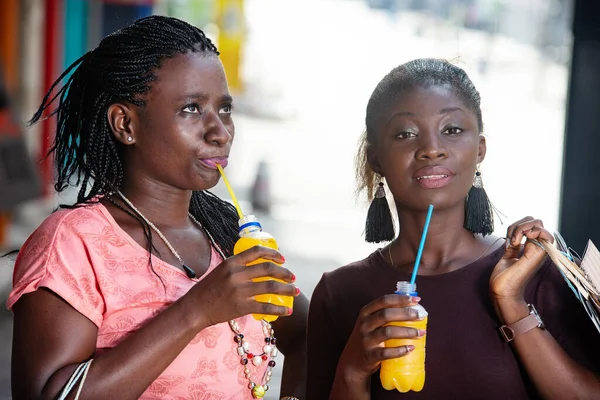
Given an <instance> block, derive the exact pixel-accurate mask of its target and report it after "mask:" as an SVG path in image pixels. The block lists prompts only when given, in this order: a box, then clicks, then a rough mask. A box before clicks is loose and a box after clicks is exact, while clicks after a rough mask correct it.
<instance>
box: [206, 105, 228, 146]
mask: <svg viewBox="0 0 600 400" xmlns="http://www.w3.org/2000/svg"><path fill="white" fill-rule="evenodd" d="M233 130H234V127H233V123H230V124H226V123H225V122H224V121H223V120H222V119H221V118H220V116H219V113H216V112H214V113H210V115H209V116H208V121H207V131H206V134H205V135H204V140H205V141H206V142H207V143H211V144H214V145H217V146H225V145H226V144H227V143H229V142H230V141H231V140H232V139H233V132H234V131H233Z"/></svg>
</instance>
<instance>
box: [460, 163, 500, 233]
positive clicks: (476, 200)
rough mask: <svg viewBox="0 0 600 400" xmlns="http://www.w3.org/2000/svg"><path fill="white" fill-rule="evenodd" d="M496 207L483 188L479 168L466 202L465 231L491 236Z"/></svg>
mask: <svg viewBox="0 0 600 400" xmlns="http://www.w3.org/2000/svg"><path fill="white" fill-rule="evenodd" d="M493 210H494V206H493V205H492V203H491V202H490V199H489V198H488V196H487V193H486V192H485V189H484V188H483V181H482V180H481V172H479V168H477V172H475V178H474V179H473V186H471V189H469V193H468V194H467V199H466V200H465V223H464V227H465V229H467V230H469V231H471V232H473V233H481V234H482V235H483V236H486V235H490V234H491V233H492V232H493V231H494V215H493Z"/></svg>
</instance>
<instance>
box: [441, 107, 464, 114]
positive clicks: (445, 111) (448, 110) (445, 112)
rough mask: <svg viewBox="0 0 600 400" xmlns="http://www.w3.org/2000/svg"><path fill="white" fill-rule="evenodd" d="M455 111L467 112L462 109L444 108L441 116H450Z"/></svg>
mask: <svg viewBox="0 0 600 400" xmlns="http://www.w3.org/2000/svg"><path fill="white" fill-rule="evenodd" d="M454 111H460V112H462V113H464V112H465V110H463V109H462V108H460V107H449V108H442V109H441V110H440V114H449V113H451V112H454Z"/></svg>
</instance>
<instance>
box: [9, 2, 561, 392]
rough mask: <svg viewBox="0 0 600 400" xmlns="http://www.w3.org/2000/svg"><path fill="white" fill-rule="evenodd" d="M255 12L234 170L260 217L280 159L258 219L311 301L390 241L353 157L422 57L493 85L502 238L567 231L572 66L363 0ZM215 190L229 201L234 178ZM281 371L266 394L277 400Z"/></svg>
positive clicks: (492, 148)
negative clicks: (372, 228) (373, 235)
mask: <svg viewBox="0 0 600 400" xmlns="http://www.w3.org/2000/svg"><path fill="white" fill-rule="evenodd" d="M246 13H247V15H246V18H247V22H248V41H247V43H246V45H245V50H244V63H243V74H242V75H243V77H244V80H245V82H246V85H247V90H246V91H245V93H244V94H243V95H242V96H241V97H240V98H239V99H236V101H237V103H238V104H237V110H238V111H236V112H235V114H234V115H235V122H236V132H237V134H236V144H235V146H234V149H233V152H232V154H231V158H230V165H229V167H228V170H227V172H228V176H229V179H230V181H231V183H232V184H233V186H234V188H235V190H236V192H237V195H238V197H240V198H241V200H242V201H241V204H242V207H243V208H244V209H245V212H246V213H249V212H251V202H250V188H251V186H252V184H253V181H254V179H255V176H256V173H257V170H258V165H259V163H260V162H261V161H265V162H266V163H267V168H268V169H267V178H268V183H269V188H270V196H271V199H272V202H273V205H272V211H271V213H270V214H268V215H267V214H262V213H257V215H258V216H259V219H260V220H261V221H262V223H263V227H264V229H265V230H266V231H267V232H269V233H271V234H272V235H273V236H274V237H275V238H277V241H278V242H279V244H280V246H281V250H282V252H283V253H284V254H285V257H286V259H287V261H288V264H287V265H288V267H289V268H290V269H292V270H293V271H294V273H295V274H296V276H297V277H298V281H297V283H298V286H299V287H300V288H301V289H302V290H303V292H304V293H305V294H306V295H307V296H310V295H311V293H312V290H313V288H314V286H315V285H316V283H317V282H318V280H319V278H320V277H321V274H322V273H323V272H325V271H329V270H332V269H334V268H337V267H339V266H342V265H344V264H347V263H349V262H351V261H354V260H358V259H360V258H363V257H366V256H367V255H368V254H369V253H370V252H371V251H372V250H373V249H375V248H376V247H377V246H373V245H368V244H366V243H364V240H363V238H362V230H363V227H364V218H365V215H366V205H365V204H364V203H363V202H362V199H361V200H357V199H356V197H355V196H354V164H353V161H354V160H353V158H354V153H355V149H356V144H357V140H358V138H359V136H360V134H361V133H362V130H363V129H364V111H365V108H366V104H367V101H368V98H369V96H370V94H371V91H372V90H373V88H374V87H375V85H376V84H377V82H378V81H379V80H380V79H381V78H382V77H383V76H384V75H385V74H386V73H387V72H388V71H389V70H390V69H391V68H393V67H394V66H397V65H399V64H401V63H403V62H406V61H409V60H411V59H414V58H417V57H444V58H448V59H450V60H452V61H455V62H457V63H458V64H459V65H460V66H461V67H463V68H465V69H466V70H467V72H468V73H469V74H470V76H471V78H472V79H473V81H474V82H475V85H476V86H477V87H478V89H479V91H480V93H481V96H482V99H483V119H484V123H485V134H486V136H487V143H488V153H487V156H486V160H485V161H484V163H483V164H482V173H483V180H484V184H485V185H486V190H488V193H489V195H490V198H491V200H492V201H493V202H494V205H495V206H496V207H497V208H498V209H499V210H500V211H502V213H503V214H505V215H506V219H504V221H503V222H504V224H500V223H497V231H496V232H497V234H498V235H504V234H505V230H506V228H507V227H508V225H510V223H512V222H514V221H515V220H517V219H519V218H522V217H524V216H526V215H533V216H536V217H538V218H541V219H542V220H543V221H544V223H545V226H546V227H548V228H549V229H550V230H555V229H556V228H557V225H558V222H557V221H558V212H559V210H558V207H559V196H560V180H561V166H562V156H563V132H564V113H565V111H564V109H565V96H566V87H567V78H568V69H567V65H565V64H564V63H558V62H555V61H550V60H548V59H547V58H545V57H544V56H543V55H541V54H540V52H539V51H538V50H536V48H535V47H534V46H533V45H531V44H524V43H523V42H519V41H517V40H516V39H511V38H507V37H504V36H499V35H496V36H491V35H489V34H487V33H486V32H484V31H481V30H472V29H466V28H463V27H457V26H456V25H455V24H453V23H452V22H451V21H450V20H446V21H442V20H437V19H435V18H433V17H432V16H431V15H428V14H426V13H419V12H414V11H411V12H408V11H400V12H397V13H396V12H392V13H390V12H387V11H385V10H381V9H372V8H369V7H368V4H367V2H364V1H357V0H356V1H353V0H329V1H316V0H313V1H302V0H287V1H277V0H248V1H247V9H246ZM234 103H235V102H234ZM215 191H216V193H217V194H219V195H220V196H221V197H223V198H229V195H228V194H227V191H226V189H225V188H224V185H222V184H219V186H217V188H216V189H215ZM65 196H66V197H64V198H68V196H69V194H68V193H67V194H66V195H65ZM55 202H56V199H53V200H52V201H50V202H40V201H35V202H30V203H28V204H26V205H25V206H24V207H22V209H21V210H19V212H18V214H17V215H16V221H17V222H18V224H15V225H13V226H12V227H11V230H10V231H9V245H8V246H7V249H12V248H16V247H18V246H20V245H21V244H22V243H23V241H24V240H25V238H26V237H27V236H28V235H29V234H30V233H31V231H32V230H33V229H35V227H36V226H37V225H38V224H39V223H40V221H41V219H42V218H43V217H44V216H46V215H47V213H48V212H49V211H50V210H51V209H52V206H53V204H50V203H55ZM11 270H12V263H11V260H10V259H0V293H2V298H3V299H5V298H6V295H7V294H8V291H9V290H10V286H11V281H10V279H11ZM394 284H395V282H390V291H391V290H393V288H394ZM10 324H11V318H10V313H8V312H6V311H4V310H3V311H0V343H1V344H0V400H5V399H10V385H9V383H10V359H9V353H10V345H11V325H10ZM279 365H281V363H280V364H279ZM279 368H280V367H279ZM280 374H281V370H280V369H276V371H275V377H276V378H277V379H274V381H273V385H272V388H273V389H272V390H271V391H270V392H269V395H268V396H267V397H265V398H268V399H276V398H278V397H276V395H277V394H278V385H279V377H280Z"/></svg>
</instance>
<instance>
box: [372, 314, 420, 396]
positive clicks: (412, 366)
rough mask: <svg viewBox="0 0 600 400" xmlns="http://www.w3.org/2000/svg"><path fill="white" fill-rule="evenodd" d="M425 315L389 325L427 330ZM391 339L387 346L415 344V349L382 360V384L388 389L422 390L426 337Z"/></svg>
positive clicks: (401, 390) (402, 390) (400, 390)
mask: <svg viewBox="0 0 600 400" xmlns="http://www.w3.org/2000/svg"><path fill="white" fill-rule="evenodd" d="M427 320H428V317H425V318H424V319H422V320H419V321H404V322H392V323H389V324H388V325H396V326H407V327H410V328H416V329H423V330H427ZM426 337H427V335H425V336H422V337H418V338H414V339H391V340H386V341H385V347H398V346H407V345H413V346H415V349H414V350H413V351H411V352H410V353H408V354H407V355H405V356H403V357H399V358H394V359H391V360H384V361H382V362H381V371H380V378H381V386H383V388H384V389H386V390H394V389H396V390H398V391H399V392H401V393H406V392H408V391H409V390H412V391H413V392H420V391H421V390H422V389H423V385H424V384H425V338H426Z"/></svg>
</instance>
